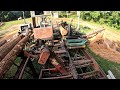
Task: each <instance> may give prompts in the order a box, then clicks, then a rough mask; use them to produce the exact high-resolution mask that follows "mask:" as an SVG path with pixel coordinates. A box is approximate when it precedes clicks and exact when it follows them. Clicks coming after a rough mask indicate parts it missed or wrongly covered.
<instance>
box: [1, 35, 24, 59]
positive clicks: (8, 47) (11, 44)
mask: <svg viewBox="0 0 120 90" xmlns="http://www.w3.org/2000/svg"><path fill="white" fill-rule="evenodd" d="M22 37H23V36H22V35H20V36H18V37H17V38H15V39H13V40H12V41H9V42H7V43H5V44H4V45H2V46H1V47H0V61H1V60H2V59H3V58H4V57H5V56H6V55H7V54H8V53H9V52H10V51H11V50H12V49H13V47H14V46H15V45H16V44H17V43H18V42H19V41H20V40H21V39H22Z"/></svg>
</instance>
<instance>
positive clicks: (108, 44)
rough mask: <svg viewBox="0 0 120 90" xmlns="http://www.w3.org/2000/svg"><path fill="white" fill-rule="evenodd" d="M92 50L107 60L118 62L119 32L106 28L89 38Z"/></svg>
mask: <svg viewBox="0 0 120 90" xmlns="http://www.w3.org/2000/svg"><path fill="white" fill-rule="evenodd" d="M90 48H91V50H92V51H93V52H95V53H96V54H97V55H100V56H101V57H104V58H106V59H108V60H111V61H114V62H117V63H120V34H119V33H117V34H116V33H113V32H110V31H108V30H105V31H103V32H102V33H100V34H98V35H97V36H96V37H94V38H91V39H90Z"/></svg>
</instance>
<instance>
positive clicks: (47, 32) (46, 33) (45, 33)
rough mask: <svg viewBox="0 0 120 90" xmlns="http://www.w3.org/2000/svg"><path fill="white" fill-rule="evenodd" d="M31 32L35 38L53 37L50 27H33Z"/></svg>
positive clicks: (45, 38)
mask: <svg viewBox="0 0 120 90" xmlns="http://www.w3.org/2000/svg"><path fill="white" fill-rule="evenodd" d="M33 33H34V38H35V39H43V40H47V39H52V38H53V29H52V27H43V28H34V29H33Z"/></svg>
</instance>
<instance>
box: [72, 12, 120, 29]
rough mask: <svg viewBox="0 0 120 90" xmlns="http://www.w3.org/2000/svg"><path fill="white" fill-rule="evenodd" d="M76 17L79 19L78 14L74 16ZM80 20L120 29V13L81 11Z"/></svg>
mask: <svg viewBox="0 0 120 90" xmlns="http://www.w3.org/2000/svg"><path fill="white" fill-rule="evenodd" d="M71 15H73V14H71ZM75 16H76V18H77V14H76V13H75V14H74V17H75ZM80 18H81V19H82V20H86V21H93V22H97V23H99V24H106V25H108V26H110V27H113V28H116V29H120V26H119V25H120V11H81V12H80Z"/></svg>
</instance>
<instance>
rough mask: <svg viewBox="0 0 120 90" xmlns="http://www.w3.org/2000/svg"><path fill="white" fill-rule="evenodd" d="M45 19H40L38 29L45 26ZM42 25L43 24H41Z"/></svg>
mask: <svg viewBox="0 0 120 90" xmlns="http://www.w3.org/2000/svg"><path fill="white" fill-rule="evenodd" d="M45 19H46V17H45V16H43V17H42V20H41V22H40V27H44V26H46V24H45V23H46V20H45ZM43 23H44V24H43Z"/></svg>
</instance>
